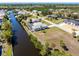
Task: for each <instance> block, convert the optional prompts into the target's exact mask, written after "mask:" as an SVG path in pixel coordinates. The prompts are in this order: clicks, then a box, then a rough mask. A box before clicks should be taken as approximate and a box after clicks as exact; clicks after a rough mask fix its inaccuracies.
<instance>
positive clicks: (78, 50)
mask: <svg viewBox="0 0 79 59" xmlns="http://www.w3.org/2000/svg"><path fill="white" fill-rule="evenodd" d="M34 34H36V36H37V37H38V38H39V39H40V41H41V42H43V43H44V42H45V41H48V42H49V45H50V47H52V48H55V49H59V50H63V51H65V50H64V49H63V48H62V47H61V46H60V40H63V41H64V43H65V45H66V46H67V48H68V51H65V52H66V53H70V54H71V55H79V42H78V41H76V38H73V36H72V35H71V34H68V33H67V32H64V31H63V30H61V29H59V28H56V27H53V28H51V29H46V30H42V31H38V32H34Z"/></svg>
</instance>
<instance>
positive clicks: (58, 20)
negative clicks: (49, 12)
mask: <svg viewBox="0 0 79 59" xmlns="http://www.w3.org/2000/svg"><path fill="white" fill-rule="evenodd" d="M47 20H49V21H51V22H53V23H55V24H59V23H61V22H63V21H64V19H61V18H59V19H48V18H47Z"/></svg>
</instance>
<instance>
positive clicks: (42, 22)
mask: <svg viewBox="0 0 79 59" xmlns="http://www.w3.org/2000/svg"><path fill="white" fill-rule="evenodd" d="M41 22H42V23H44V24H46V25H50V24H49V23H48V22H45V21H43V20H42V21H41Z"/></svg>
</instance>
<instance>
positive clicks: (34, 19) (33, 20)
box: [29, 18, 41, 23]
mask: <svg viewBox="0 0 79 59" xmlns="http://www.w3.org/2000/svg"><path fill="white" fill-rule="evenodd" d="M40 21H41V19H36V18H33V19H29V22H30V23H35V22H40Z"/></svg>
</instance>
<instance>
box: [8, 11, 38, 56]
mask: <svg viewBox="0 0 79 59" xmlns="http://www.w3.org/2000/svg"><path fill="white" fill-rule="evenodd" d="M9 18H10V21H11V22H12V29H13V32H14V36H13V38H12V42H13V43H14V44H13V55H14V56H39V51H38V49H36V48H35V47H34V45H33V44H32V42H31V41H30V39H29V38H28V34H27V33H26V32H25V30H24V29H23V28H22V27H21V25H20V24H19V23H18V21H17V20H16V18H15V16H14V14H13V12H12V11H9Z"/></svg>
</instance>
